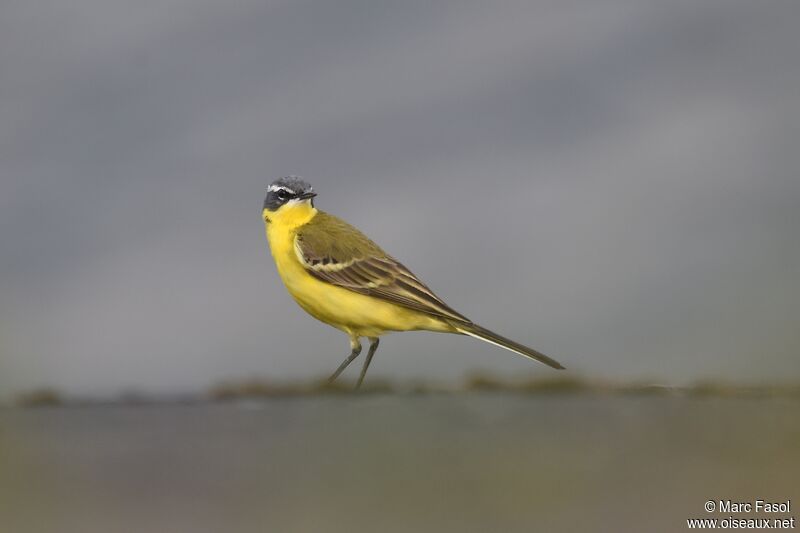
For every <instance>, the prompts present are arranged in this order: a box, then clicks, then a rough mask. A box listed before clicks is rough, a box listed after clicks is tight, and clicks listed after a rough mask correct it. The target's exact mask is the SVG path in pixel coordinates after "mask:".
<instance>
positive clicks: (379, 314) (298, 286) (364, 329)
mask: <svg viewBox="0 0 800 533" xmlns="http://www.w3.org/2000/svg"><path fill="white" fill-rule="evenodd" d="M294 237H295V232H294V231H286V230H285V229H282V228H278V227H275V226H274V225H273V224H268V225H267V238H268V239H269V243H270V249H271V250H272V256H273V258H274V259H275V265H276V266H277V268H278V273H279V274H280V276H281V279H282V280H283V283H284V284H285V285H286V288H287V289H288V290H289V294H291V295H292V297H293V298H294V299H295V301H297V303H298V304H300V307H302V308H303V309H305V310H306V312H308V314H310V315H311V316H313V317H314V318H316V319H318V320H321V321H322V322H325V323H327V324H330V325H331V326H333V327H335V328H338V329H340V330H342V331H345V332H346V333H348V334H350V335H356V336H362V337H377V336H380V335H382V334H383V333H385V332H387V331H409V330H430V331H453V328H452V327H451V326H449V325H448V324H446V323H444V322H442V321H441V320H438V319H436V318H433V317H430V316H428V315H425V314H423V313H419V312H417V311H413V310H411V309H408V308H405V307H402V306H399V305H395V304H393V303H390V302H386V301H383V300H379V299H378V298H373V297H371V296H366V295H363V294H359V293H356V292H353V291H350V290H347V289H344V288H342V287H337V286H335V285H331V284H330V283H326V282H324V281H321V280H319V279H317V278H315V277H313V276H312V275H311V274H309V273H308V272H307V271H306V269H305V268H304V267H303V265H302V264H301V263H300V261H299V259H298V258H297V255H296V254H295V249H294Z"/></svg>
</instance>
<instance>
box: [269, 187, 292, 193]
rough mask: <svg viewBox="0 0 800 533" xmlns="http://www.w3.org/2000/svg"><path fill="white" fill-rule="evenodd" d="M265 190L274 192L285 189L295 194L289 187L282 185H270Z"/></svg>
mask: <svg viewBox="0 0 800 533" xmlns="http://www.w3.org/2000/svg"><path fill="white" fill-rule="evenodd" d="M267 191H269V192H276V191H286V192H288V193H292V194H295V192H294V191H293V190H292V189H290V188H289V187H284V186H283V185H270V186H269V187H267Z"/></svg>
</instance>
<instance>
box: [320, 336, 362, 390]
mask: <svg viewBox="0 0 800 533" xmlns="http://www.w3.org/2000/svg"><path fill="white" fill-rule="evenodd" d="M350 347H351V348H352V349H353V351H352V352H350V355H348V356H347V359H345V360H344V361H342V364H341V365H339V368H337V369H336V372H334V373H333V374H331V377H329V378H328V384H331V383H333V382H334V381H335V380H336V378H338V377H339V374H341V373H342V372H344V369H345V368H347V365H349V364H350V363H352V362H353V360H354V359H355V358H356V357H358V354H360V353H361V343H360V342H359V341H358V337H351V338H350ZM370 349H371V348H370Z"/></svg>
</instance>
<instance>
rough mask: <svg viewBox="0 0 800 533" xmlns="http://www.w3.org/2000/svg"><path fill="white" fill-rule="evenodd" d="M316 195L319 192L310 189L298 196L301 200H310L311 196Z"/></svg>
mask: <svg viewBox="0 0 800 533" xmlns="http://www.w3.org/2000/svg"><path fill="white" fill-rule="evenodd" d="M316 195H317V193H315V192H311V191H309V192H304V193H303V194H301V195H300V196H298V198H299V199H300V200H309V199H311V198H314V197H315V196H316Z"/></svg>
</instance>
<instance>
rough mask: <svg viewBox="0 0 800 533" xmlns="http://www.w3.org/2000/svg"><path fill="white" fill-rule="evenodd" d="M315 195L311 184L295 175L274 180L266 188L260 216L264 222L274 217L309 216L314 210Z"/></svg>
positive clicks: (294, 217)
mask: <svg viewBox="0 0 800 533" xmlns="http://www.w3.org/2000/svg"><path fill="white" fill-rule="evenodd" d="M316 195H317V193H315V192H314V189H313V188H312V187H311V185H309V184H308V183H306V182H305V181H303V180H302V179H300V178H298V177H297V176H289V177H286V178H281V179H279V180H275V181H274V182H272V184H271V185H270V186H269V187H268V188H267V197H266V198H264V210H263V211H262V217H263V218H264V221H265V222H271V221H274V220H275V219H287V220H289V219H303V218H310V217H311V216H313V214H314V213H315V212H316V209H314V197H315V196H316Z"/></svg>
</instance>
